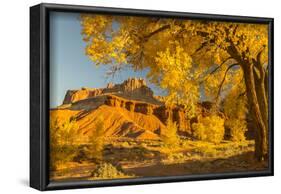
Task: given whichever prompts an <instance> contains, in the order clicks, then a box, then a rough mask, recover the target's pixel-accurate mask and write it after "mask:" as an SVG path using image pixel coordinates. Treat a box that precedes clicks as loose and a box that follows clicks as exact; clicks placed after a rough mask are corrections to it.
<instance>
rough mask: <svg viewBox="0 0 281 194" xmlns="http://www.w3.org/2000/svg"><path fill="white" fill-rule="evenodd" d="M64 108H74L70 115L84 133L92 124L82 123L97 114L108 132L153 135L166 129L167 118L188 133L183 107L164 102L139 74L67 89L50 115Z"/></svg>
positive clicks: (112, 133)
mask: <svg viewBox="0 0 281 194" xmlns="http://www.w3.org/2000/svg"><path fill="white" fill-rule="evenodd" d="M114 110H115V111H114ZM64 111H74V112H75V114H74V115H72V117H73V118H76V120H77V121H78V123H79V125H81V127H82V126H83V127H82V128H83V130H82V131H84V132H83V133H85V134H86V133H88V132H87V131H91V130H93V129H92V127H93V126H94V124H91V125H88V124H86V123H87V122H89V123H95V122H96V119H97V118H98V117H99V116H102V118H103V120H104V122H105V125H106V126H105V127H106V128H108V129H107V131H108V132H107V133H108V134H107V135H108V136H111V135H114V136H115V135H117V136H126V137H133V136H136V138H144V139H147V138H153V139H157V137H158V138H160V136H161V135H164V134H165V131H166V130H168V129H167V128H166V125H167V121H168V120H169V119H171V120H172V121H173V122H176V123H177V126H178V132H184V133H185V134H186V133H187V134H190V133H191V130H190V127H189V126H190V125H189V121H188V120H187V119H186V118H185V112H184V110H183V109H182V108H181V107H178V106H174V107H167V106H165V104H164V103H163V100H161V98H160V97H155V96H154V95H153V92H152V90H151V89H150V88H149V87H148V86H147V85H146V83H145V80H144V79H141V78H129V79H128V80H125V81H124V82H123V83H121V84H113V83H108V84H107V87H106V88H81V89H80V90H68V91H67V93H66V95H65V98H64V101H63V104H62V105H61V106H60V107H58V108H57V110H53V115H61V114H63V112H64ZM74 112H73V113H74ZM76 112H77V113H76ZM82 121H83V122H82ZM84 121H85V122H84ZM86 121H87V122H86ZM90 121H91V122H90ZM84 125H85V126H84ZM92 125H93V126H92Z"/></svg>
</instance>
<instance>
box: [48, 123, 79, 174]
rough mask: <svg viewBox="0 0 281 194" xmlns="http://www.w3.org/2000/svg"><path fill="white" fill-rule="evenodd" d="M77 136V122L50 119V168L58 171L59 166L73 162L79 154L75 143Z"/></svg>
mask: <svg viewBox="0 0 281 194" xmlns="http://www.w3.org/2000/svg"><path fill="white" fill-rule="evenodd" d="M76 135H77V124H76V121H75V120H69V121H65V122H63V121H60V120H59V119H58V118H51V119H50V163H51V164H50V167H51V169H52V170H55V169H57V167H58V165H64V164H65V163H66V162H69V161H72V160H73V158H74V157H75V155H76V154H77V153H76V152H77V149H76V147H75V146H74V141H75V138H76Z"/></svg>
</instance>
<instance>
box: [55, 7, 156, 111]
mask: <svg viewBox="0 0 281 194" xmlns="http://www.w3.org/2000/svg"><path fill="white" fill-rule="evenodd" d="M85 47H86V43H85V42H84V41H83V39H82V36H81V25H80V21H79V13H66V12H51V13H50V107H51V108H54V107H57V106H59V105H61V104H62V102H63V99H64V96H65V94H66V91H67V90H73V89H80V88H81V87H90V88H102V87H105V86H106V84H107V83H108V82H114V83H121V82H123V81H124V80H126V79H127V78H128V77H142V78H145V76H146V74H147V72H148V70H143V71H138V72H135V71H133V70H132V69H129V68H128V69H126V70H123V71H122V72H121V73H119V74H118V75H117V76H115V77H114V79H113V78H109V79H108V78H106V76H105V73H106V72H107V71H108V69H109V66H106V65H100V66H98V67H97V66H96V65H95V64H94V62H92V61H91V60H90V59H89V58H88V57H87V56H86V55H85ZM146 82H147V83H148V86H149V87H151V88H152V90H153V91H154V93H155V94H156V95H160V94H161V90H159V89H158V88H157V87H155V86H154V85H152V84H150V83H149V82H148V81H147V80H146Z"/></svg>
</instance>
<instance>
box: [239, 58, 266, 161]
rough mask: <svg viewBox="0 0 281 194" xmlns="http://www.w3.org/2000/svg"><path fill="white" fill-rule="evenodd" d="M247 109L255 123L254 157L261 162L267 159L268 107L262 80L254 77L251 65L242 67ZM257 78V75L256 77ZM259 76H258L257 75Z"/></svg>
mask: <svg viewBox="0 0 281 194" xmlns="http://www.w3.org/2000/svg"><path fill="white" fill-rule="evenodd" d="M242 68H243V71H244V78H245V85H246V90H247V98H248V103H249V109H250V110H251V115H252V117H253V120H254V122H255V126H256V129H255V156H256V158H257V159H258V160H259V161H261V160H264V159H265V157H267V153H268V143H267V131H268V122H267V120H268V116H267V115H268V111H267V109H268V107H267V98H266V91H265V87H264V79H260V78H261V77H259V78H258V77H255V73H254V68H253V64H251V63H248V64H244V65H243V67H242ZM256 76H257V75H256ZM259 76H260V75H259Z"/></svg>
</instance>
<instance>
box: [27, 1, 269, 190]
mask: <svg viewBox="0 0 281 194" xmlns="http://www.w3.org/2000/svg"><path fill="white" fill-rule="evenodd" d="M30 89H31V91H30V186H31V187H33V188H36V189H39V190H53V189H70V188H83V187H99V186H113V185H129V184H146V183H163V182H175V181H190V180H206V179H221V178H240V177H253V176H255V177H256V176H269V175H273V19H272V18H261V17H242V16H226V15H210V14H195V13H182V12H168V11H149V10H135V9H121V8H105V7H90V6H77V5H57V4H39V5H36V6H33V7H31V8H30Z"/></svg>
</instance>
